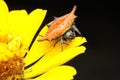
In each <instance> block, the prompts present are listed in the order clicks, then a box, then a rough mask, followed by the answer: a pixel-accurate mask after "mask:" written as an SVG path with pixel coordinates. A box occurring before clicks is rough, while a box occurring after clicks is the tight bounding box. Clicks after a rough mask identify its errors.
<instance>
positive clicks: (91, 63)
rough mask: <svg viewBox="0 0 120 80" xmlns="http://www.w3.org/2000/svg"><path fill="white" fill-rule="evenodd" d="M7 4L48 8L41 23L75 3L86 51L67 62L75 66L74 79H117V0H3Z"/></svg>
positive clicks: (119, 72)
mask: <svg viewBox="0 0 120 80" xmlns="http://www.w3.org/2000/svg"><path fill="white" fill-rule="evenodd" d="M5 1H6V2H7V4H8V6H9V8H10V10H13V9H26V10H27V11H28V12H31V11H32V10H34V9H36V8H42V9H47V10H48V13H47V16H46V18H45V20H44V23H43V24H42V26H44V25H45V24H47V23H48V22H50V21H51V20H53V16H62V15H64V14H66V13H68V12H70V11H71V9H72V7H73V6H74V5H77V11H76V15H77V16H78V17H77V19H76V20H75V23H76V26H77V27H78V28H79V30H80V31H81V33H82V35H83V36H85V37H86V38H87V41H88V42H87V44H85V46H86V47H87V50H86V52H85V54H82V55H79V56H77V57H75V58H74V59H73V60H71V61H70V62H68V63H66V64H69V65H71V66H74V67H75V68H76V69H77V71H78V74H77V75H76V76H75V80H120V62H119V61H120V59H119V57H120V53H119V46H120V45H119V43H120V38H119V37H120V36H119V31H120V29H118V28H119V26H120V22H119V21H120V12H119V11H120V6H119V2H116V1H105V0H100V1H99V0H88V1H87V0H84V1H81V0H55V1H54V0H5Z"/></svg>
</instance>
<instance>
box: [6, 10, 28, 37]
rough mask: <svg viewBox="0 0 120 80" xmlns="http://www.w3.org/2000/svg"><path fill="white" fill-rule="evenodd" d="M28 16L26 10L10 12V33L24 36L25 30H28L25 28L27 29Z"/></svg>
mask: <svg viewBox="0 0 120 80" xmlns="http://www.w3.org/2000/svg"><path fill="white" fill-rule="evenodd" d="M27 15H28V14H27V12H26V11H25V10H13V11H10V12H9V17H8V24H9V32H10V33H12V34H14V35H19V36H22V35H23V32H24V30H26V29H24V28H26V27H27V18H28V17H27ZM27 28H28V27H27ZM28 29H29V28H28ZM22 31H23V32H22ZM22 37H23V36H22Z"/></svg>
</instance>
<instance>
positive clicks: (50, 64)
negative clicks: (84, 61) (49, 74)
mask: <svg viewBox="0 0 120 80" xmlns="http://www.w3.org/2000/svg"><path fill="white" fill-rule="evenodd" d="M84 51H85V47H84V46H80V47H73V48H71V49H68V50H65V51H63V52H61V53H58V54H57V53H56V52H54V53H51V52H50V53H47V54H46V55H45V56H43V58H42V59H41V60H40V61H39V62H38V63H36V64H34V65H33V66H31V67H30V68H28V69H27V70H25V72H28V71H31V72H29V73H26V74H25V77H30V76H34V75H37V74H42V73H44V72H46V71H48V70H50V69H52V68H54V67H56V66H59V65H62V64H64V63H65V62H67V61H69V60H71V59H72V58H74V57H75V56H77V55H79V54H81V53H83V52H84ZM55 54H57V55H55ZM54 55H55V56H54Z"/></svg>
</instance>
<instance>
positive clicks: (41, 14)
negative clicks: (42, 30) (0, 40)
mask: <svg viewBox="0 0 120 80" xmlns="http://www.w3.org/2000/svg"><path fill="white" fill-rule="evenodd" d="M46 12H47V10H42V9H35V10H34V11H32V12H31V13H30V14H29V15H28V21H29V22H28V23H27V24H28V27H27V28H26V31H25V32H27V33H26V34H25V36H26V37H27V40H26V43H28V44H30V43H31V40H32V39H33V37H34V36H35V33H36V32H37V30H38V29H39V27H40V25H41V24H42V22H43V20H44V18H45V16H46ZM28 29H29V31H28Z"/></svg>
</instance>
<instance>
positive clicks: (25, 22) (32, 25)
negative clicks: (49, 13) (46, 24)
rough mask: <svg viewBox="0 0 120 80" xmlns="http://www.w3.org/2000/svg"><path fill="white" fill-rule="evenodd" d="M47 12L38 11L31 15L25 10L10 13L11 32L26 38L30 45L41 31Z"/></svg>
mask: <svg viewBox="0 0 120 80" xmlns="http://www.w3.org/2000/svg"><path fill="white" fill-rule="evenodd" d="M45 14H46V10H41V9H36V10H34V11H33V12H31V13H30V14H29V15H28V14H27V12H26V11H25V10H15V11H11V12H10V13H9V26H10V29H9V30H10V32H11V33H14V34H16V35H20V36H21V37H23V38H25V43H26V44H27V45H29V44H30V43H31V41H32V39H33V37H34V35H35V33H36V32H37V30H38V29H39V27H40V25H41V23H42V21H43V19H44V17H45Z"/></svg>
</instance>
